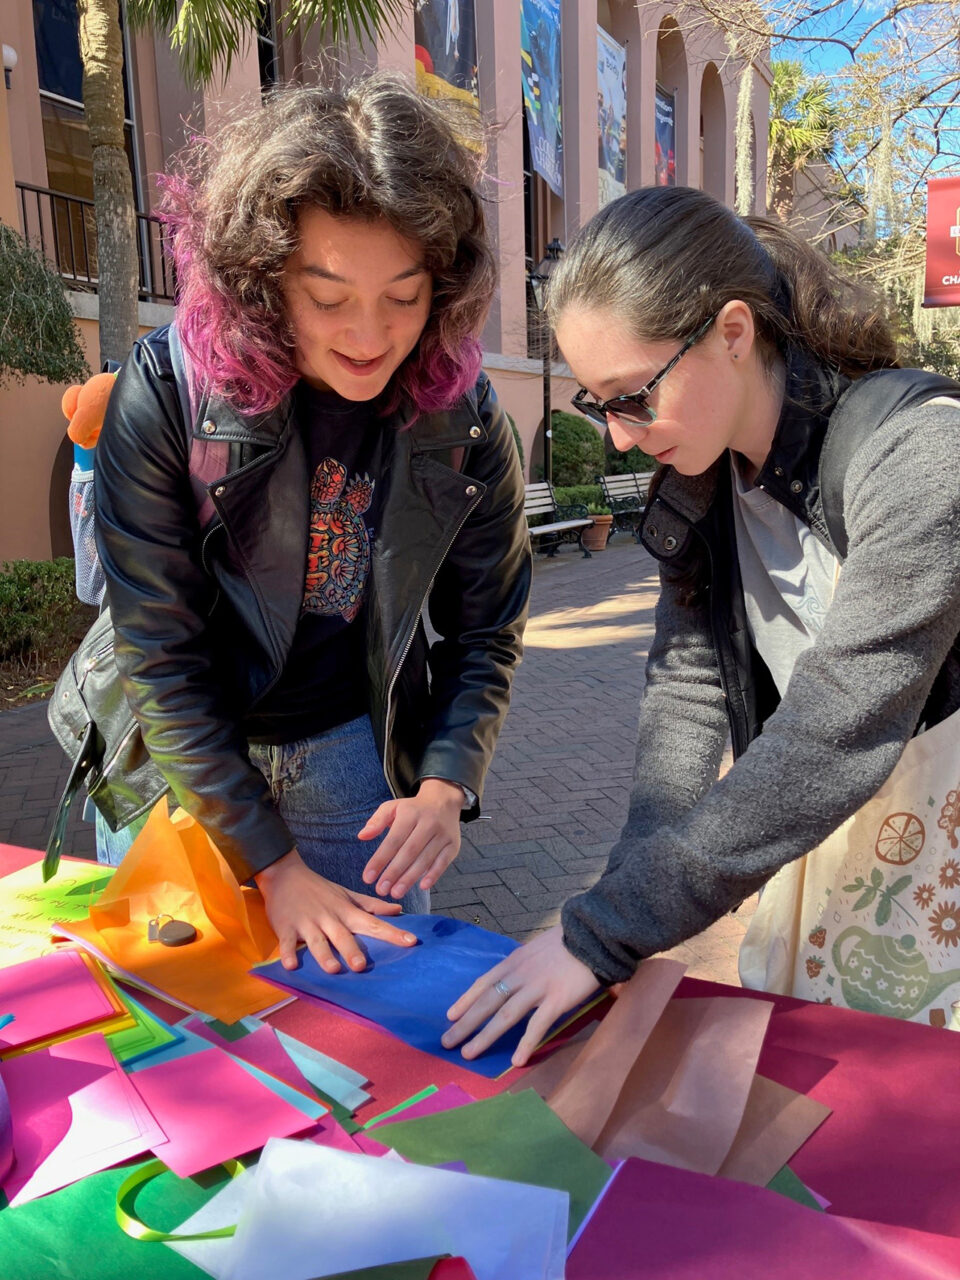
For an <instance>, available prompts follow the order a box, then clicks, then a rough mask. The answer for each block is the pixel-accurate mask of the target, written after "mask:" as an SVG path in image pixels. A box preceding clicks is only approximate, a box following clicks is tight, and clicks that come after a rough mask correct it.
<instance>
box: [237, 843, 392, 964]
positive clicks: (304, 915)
mask: <svg viewBox="0 0 960 1280" xmlns="http://www.w3.org/2000/svg"><path fill="white" fill-rule="evenodd" d="M254 879H255V880H256V883H257V887H258V888H259V890H260V892H261V893H262V894H263V901H264V904H265V906H266V909H267V919H268V920H269V921H270V924H271V925H272V926H273V931H274V933H275V934H276V935H277V941H278V942H279V944H280V962H281V963H282V965H283V967H284V968H285V969H295V968H296V967H297V942H298V941H299V940H300V939H301V938H302V939H303V941H304V942H305V943H306V944H307V946H308V948H309V949H310V954H311V955H312V956H313V958H314V960H316V962H317V964H318V965H319V966H320V967H321V969H323V970H324V971H325V972H327V973H339V971H340V962H339V960H338V959H337V958H336V956H335V955H334V954H333V952H334V950H336V951H338V952H339V953H340V955H341V956H343V958H344V960H345V961H346V963H347V964H348V965H349V967H350V968H351V969H353V970H357V971H359V970H360V969H363V968H365V967H366V963H367V962H366V958H365V957H364V954H363V952H362V951H361V950H360V948H359V946H358V945H357V940H356V938H355V937H354V936H353V935H354V934H355V933H359V934H362V935H363V936H364V937H367V938H380V939H381V940H382V941H383V942H392V943H394V944H395V945H396V946H398V947H412V946H413V945H414V943H415V942H416V941H417V939H416V937H415V935H414V934H412V933H405V932H404V931H403V930H402V929H397V928H395V927H394V926H393V925H390V924H387V923H386V922H385V921H383V920H380V919H378V917H379V916H393V915H398V914H399V912H400V904H399V903H397V902H384V901H383V900H382V899H381V898H373V897H368V896H367V894H364V893H354V892H353V890H351V889H344V888H342V886H340V885H338V884H334V883H333V881H332V880H325V879H324V877H323V876H321V875H317V873H316V872H315V871H311V870H310V868H309V867H308V866H307V864H306V863H305V862H304V861H303V859H302V858H301V857H300V854H299V853H298V852H297V851H296V849H291V850H290V852H289V853H287V854H284V856H283V857H282V858H278V859H277V861H276V862H273V863H271V864H270V866H269V867H264V869H263V870H262V871H260V872H258V873H257V875H256V876H255V877H254Z"/></svg>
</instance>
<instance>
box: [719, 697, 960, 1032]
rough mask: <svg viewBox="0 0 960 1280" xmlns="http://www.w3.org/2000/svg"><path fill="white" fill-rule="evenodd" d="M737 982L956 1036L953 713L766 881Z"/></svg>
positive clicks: (959, 775)
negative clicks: (856, 805)
mask: <svg viewBox="0 0 960 1280" xmlns="http://www.w3.org/2000/svg"><path fill="white" fill-rule="evenodd" d="M740 980H741V982H742V983H743V985H744V986H745V987H753V988H756V989H758V990H765V991H775V992H778V993H779V994H781V995H792V996H800V997H802V998H803V999H804V1000H815V1001H817V1002H818V1003H820V1004H835V1005H840V1006H841V1007H843V1008H847V1009H860V1010H863V1011H865V1012H868V1013H885V1014H888V1015H890V1016H891V1017H895V1018H908V1019H910V1020H912V1021H914V1022H923V1023H928V1024H930V1025H932V1026H935V1027H948V1028H950V1029H951V1030H954V1031H960V711H957V712H955V713H954V714H953V715H952V716H949V717H948V718H947V719H946V720H943V721H941V723H940V724H938V725H936V726H935V727H934V728H933V729H929V730H927V731H926V732H925V733H922V734H920V735H919V736H918V737H915V738H912V739H911V740H910V741H909V742H908V743H907V745H906V747H905V748H904V752H903V755H902V756H901V757H900V760H899V762H898V763H897V765H896V767H895V769H894V770H893V772H892V773H891V775H890V777H889V778H888V779H887V781H886V782H885V783H884V784H883V786H882V787H881V788H880V790H879V791H878V792H877V793H876V795H875V796H873V797H872V799H870V800H868V801H867V803H866V804H865V805H863V806H862V807H861V808H860V809H858V810H857V812H856V813H855V814H853V815H852V816H851V817H850V818H848V819H847V820H846V822H844V823H842V824H841V826H839V827H838V828H837V829H836V831H834V832H833V833H832V834H831V835H829V836H828V837H827V838H826V840H824V841H823V843H822V844H819V845H817V847H816V848H815V849H812V850H811V851H810V852H809V853H808V854H806V856H805V857H802V858H797V859H796V861H794V862H791V863H788V864H787V866H785V867H782V868H781V870H780V871H778V872H777V874H776V875H775V876H774V877H773V879H772V880H770V882H769V883H768V884H767V885H766V886H765V888H764V889H763V891H762V893H761V897H760V903H759V906H758V907H757V910H756V913H755V915H754V917H753V919H752V921H751V922H750V926H749V928H748V929H747V932H746V935H745V937H744V940H743V944H742V946H741V948H740Z"/></svg>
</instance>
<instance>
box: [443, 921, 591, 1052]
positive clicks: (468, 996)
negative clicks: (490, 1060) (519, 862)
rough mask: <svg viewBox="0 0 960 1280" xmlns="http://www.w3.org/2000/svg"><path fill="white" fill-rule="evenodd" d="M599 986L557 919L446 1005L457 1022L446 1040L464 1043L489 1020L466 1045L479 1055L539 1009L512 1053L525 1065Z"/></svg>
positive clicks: (448, 1045)
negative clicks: (570, 946)
mask: <svg viewBox="0 0 960 1280" xmlns="http://www.w3.org/2000/svg"><path fill="white" fill-rule="evenodd" d="M599 987H600V984H599V982H597V979H596V978H595V977H594V975H593V974H592V973H591V972H590V970H589V969H588V968H587V966H586V965H585V964H584V963H583V962H582V961H581V960H578V959H577V958H576V956H572V955H571V954H570V952H569V951H568V950H567V949H566V947H565V946H564V945H563V930H562V929H561V927H560V925H554V927H553V928H552V929H548V930H547V931H546V933H541V934H540V936H539V937H537V938H534V939H533V941H532V942H528V943H526V944H525V945H524V946H522V947H518V948H517V950H516V951H514V952H513V953H512V955H509V956H507V958H506V959H505V960H501V961H500V963H499V964H498V965H496V966H495V967H494V968H493V969H491V970H490V971H489V972H488V973H485V974H484V975H483V977H482V978H478V979H477V981H476V982H475V983H474V984H473V986H472V987H471V988H470V989H469V991H466V992H464V994H463V995H462V996H461V997H460V999H459V1000H458V1001H457V1002H456V1004H455V1005H453V1006H452V1007H451V1008H450V1009H448V1010H447V1017H448V1018H449V1019H450V1021H451V1022H453V1023H455V1024H456V1025H455V1026H452V1027H451V1028H450V1030H449V1031H447V1032H445V1034H444V1036H443V1038H442V1043H443V1046H444V1048H445V1049H452V1048H454V1047H455V1046H456V1045H458V1044H462V1043H463V1041H464V1040H466V1039H467V1037H468V1036H471V1035H473V1033H474V1032H475V1031H476V1030H477V1028H478V1027H479V1026H481V1024H483V1023H485V1024H486V1025H485V1026H484V1027H483V1030H482V1031H480V1033H479V1034H478V1035H475V1036H473V1039H472V1040H470V1041H468V1042H467V1044H465V1045H464V1046H463V1049H462V1050H461V1052H462V1054H463V1056H464V1057H465V1058H476V1057H478V1056H479V1055H480V1054H481V1053H483V1051H484V1050H485V1049H488V1048H489V1047H490V1045H492V1044H493V1042H494V1041H495V1040H498V1039H499V1038H500V1036H502V1035H503V1033H504V1032H505V1031H509V1030H510V1028H511V1027H512V1026H514V1024H515V1023H517V1022H519V1021H520V1019H521V1018H523V1017H525V1016H526V1014H528V1013H529V1012H530V1010H531V1009H534V1010H535V1013H534V1014H533V1017H532V1018H531V1019H530V1022H529V1024H528V1025H527V1029H526V1031H525V1032H524V1033H523V1038H522V1039H521V1041H520V1043H519V1044H518V1045H517V1048H516V1052H515V1053H514V1055H513V1059H512V1061H513V1065H514V1066H515V1067H522V1066H524V1065H525V1064H526V1061H527V1059H528V1058H529V1057H530V1055H531V1053H533V1051H534V1049H536V1047H537V1045H538V1044H539V1043H540V1041H541V1040H542V1039H543V1037H544V1036H545V1035H546V1034H547V1032H548V1031H549V1030H550V1028H551V1027H552V1026H553V1024H554V1023H555V1022H556V1021H557V1019H558V1018H560V1017H561V1016H562V1015H563V1014H564V1013H566V1012H568V1010H570V1009H574V1008H576V1006H577V1005H578V1004H581V1003H582V1002H583V1001H584V1000H586V999H587V997H588V996H591V995H592V994H593V993H594V991H597V990H598V989H599ZM504 992H506V994H504Z"/></svg>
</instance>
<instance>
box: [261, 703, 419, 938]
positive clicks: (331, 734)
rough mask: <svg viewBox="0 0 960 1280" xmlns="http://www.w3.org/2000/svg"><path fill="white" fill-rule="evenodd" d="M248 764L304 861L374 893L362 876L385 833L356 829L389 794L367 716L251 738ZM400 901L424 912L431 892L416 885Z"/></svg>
mask: <svg viewBox="0 0 960 1280" xmlns="http://www.w3.org/2000/svg"><path fill="white" fill-rule="evenodd" d="M250 763H251V764H253V765H255V766H256V767H257V768H258V769H259V770H260V772H261V773H262V774H263V776H264V777H265V778H266V780H267V782H268V783H269V784H270V790H271V792H272V794H273V800H274V804H275V805H276V806H277V810H278V812H279V814H280V816H281V817H282V818H283V820H284V822H286V824H287V826H288V827H289V828H290V831H291V832H292V834H293V837H294V839H295V840H296V842H297V849H298V850H299V853H300V856H301V858H303V860H304V862H305V863H306V864H307V866H308V867H310V868H311V870H313V871H316V872H318V873H319V874H320V875H322V876H325V877H326V878H327V879H328V880H333V881H335V882H336V883H337V884H341V885H343V887H344V888H345V889H356V890H357V891H358V892H359V893H367V894H373V893H374V889H373V886H372V885H367V884H364V883H363V880H362V879H361V873H362V872H363V868H364V867H365V866H366V864H367V862H368V860H369V859H370V858H371V857H372V856H373V853H374V851H375V850H376V849H377V848H378V847H379V845H380V841H381V839H383V837H379V838H378V839H376V840H358V839H357V832H358V831H359V830H360V828H361V827H362V826H363V825H364V823H365V822H366V821H367V819H368V818H369V817H370V815H371V814H372V813H373V811H374V810H375V809H376V808H377V807H378V806H379V805H381V804H383V802H384V801H385V800H390V799H391V798H392V797H391V795H390V789H389V787H388V786H387V783H386V780H385V778H384V776H383V766H382V765H381V763H380V757H379V755H378V754H377V746H376V743H375V741H374V738H373V726H372V725H371V723H370V717H369V716H361V717H360V718H359V719H357V720H351V721H350V722H349V723H348V724H341V725H338V726H337V727H336V728H335V729H328V730H327V732H326V733H318V734H316V735H315V736H314V737H312V738H305V739H303V740H302V741H300V742H288V743H285V744H284V745H283V746H280V747H265V746H261V745H258V744H256V743H251V744H250ZM384 901H386V902H392V901H393V899H392V898H386V899H384ZM401 905H402V906H403V909H404V911H407V912H414V913H417V914H426V913H427V912H428V911H429V910H430V893H429V891H425V890H423V889H421V888H420V886H419V885H415V886H414V887H413V888H412V889H410V890H409V892H408V893H407V894H406V895H405V896H404V897H403V898H402V899H401Z"/></svg>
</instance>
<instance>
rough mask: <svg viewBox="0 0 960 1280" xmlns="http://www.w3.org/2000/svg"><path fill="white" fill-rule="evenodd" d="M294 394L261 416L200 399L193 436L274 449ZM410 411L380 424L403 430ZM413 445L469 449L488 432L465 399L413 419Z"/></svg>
mask: <svg viewBox="0 0 960 1280" xmlns="http://www.w3.org/2000/svg"><path fill="white" fill-rule="evenodd" d="M293 402H294V397H293V393H292V392H290V393H289V394H287V395H286V396H284V398H283V400H282V401H281V402H280V404H279V405H278V406H277V407H276V408H275V409H272V410H270V412H269V413H262V414H253V415H251V414H242V413H239V412H238V411H237V410H236V409H234V408H233V407H232V406H231V405H229V404H226V403H225V402H224V401H223V400H218V399H215V398H211V399H209V400H207V399H203V400H201V402H200V406H199V408H198V410H197V415H196V419H195V421H194V426H193V434H194V436H196V437H198V438H200V439H202V440H222V441H224V442H226V443H228V444H234V443H236V444H253V445H259V446H261V447H266V448H273V447H276V446H277V445H278V444H279V443H280V441H281V439H282V438H283V435H284V432H285V431H286V429H287V427H288V426H289V424H290V419H291V417H292V415H293V407H294V403H293ZM412 414H413V410H412V408H411V407H410V406H408V405H401V406H400V407H399V408H398V409H396V410H394V411H393V412H392V413H388V414H386V415H385V416H384V419H383V424H384V426H385V427H390V428H392V429H394V430H402V429H403V424H404V422H406V421H409V419H410V417H411V416H412ZM408 430H409V431H410V435H411V439H412V441H413V443H414V446H415V447H416V448H417V449H418V450H421V451H429V450H434V449H451V448H456V447H457V446H461V445H462V446H464V447H469V446H470V445H474V444H479V443H481V441H483V440H485V439H486V436H487V430H486V427H485V426H484V424H483V421H482V419H481V418H480V415H479V413H478V412H477V409H476V406H475V405H474V404H473V402H472V401H471V400H470V399H469V398H468V397H464V398H463V399H462V400H460V401H459V402H458V403H457V404H455V405H454V406H453V408H451V409H440V410H437V411H436V412H434V413H423V414H419V415H418V416H416V417H414V419H413V422H412V423H411V425H410V427H409V428H408Z"/></svg>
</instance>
